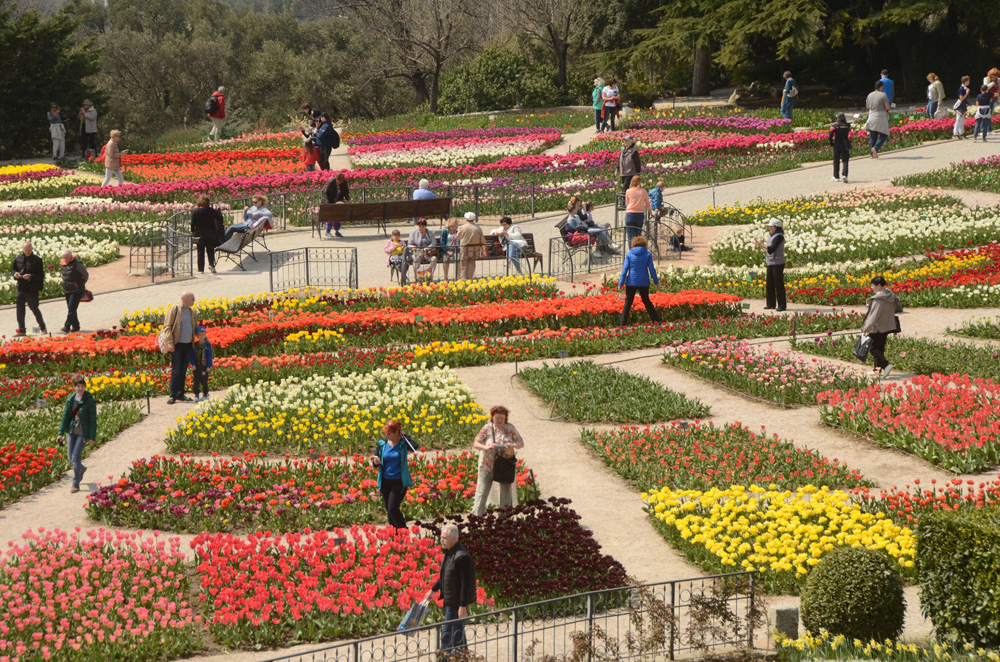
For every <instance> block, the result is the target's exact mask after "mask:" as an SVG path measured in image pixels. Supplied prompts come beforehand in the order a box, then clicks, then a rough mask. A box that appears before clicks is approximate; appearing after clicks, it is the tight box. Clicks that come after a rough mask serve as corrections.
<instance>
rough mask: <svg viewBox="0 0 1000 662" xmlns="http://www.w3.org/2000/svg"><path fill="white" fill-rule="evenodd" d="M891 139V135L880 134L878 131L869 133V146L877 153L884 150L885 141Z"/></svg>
mask: <svg viewBox="0 0 1000 662" xmlns="http://www.w3.org/2000/svg"><path fill="white" fill-rule="evenodd" d="M888 139H889V134H887V133H879V132H878V131H869V132H868V145H869V146H870V147H871V148H872V149H874V150H875V151H876V152H877V151H879V150H880V149H882V145H884V144H885V141H886V140H888Z"/></svg>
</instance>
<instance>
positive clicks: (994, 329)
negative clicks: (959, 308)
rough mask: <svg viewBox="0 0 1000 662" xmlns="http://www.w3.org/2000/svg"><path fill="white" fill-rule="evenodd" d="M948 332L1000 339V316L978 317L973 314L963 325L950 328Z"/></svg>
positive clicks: (972, 336) (970, 336)
mask: <svg viewBox="0 0 1000 662" xmlns="http://www.w3.org/2000/svg"><path fill="white" fill-rule="evenodd" d="M948 332H949V333H954V334H956V335H960V336H967V337H969V338H989V339H990V340H1000V317H981V318H978V319H977V318H976V316H975V315H973V316H972V319H970V320H967V321H965V322H963V323H962V326H961V327H959V328H957V329H948Z"/></svg>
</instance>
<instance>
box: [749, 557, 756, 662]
mask: <svg viewBox="0 0 1000 662" xmlns="http://www.w3.org/2000/svg"><path fill="white" fill-rule="evenodd" d="M754 576H755V575H754V574H753V573H751V574H750V596H749V597H750V600H749V602H750V605H749V608H748V610H747V647H748V648H751V649H752V648H753V615H754V614H753V591H754Z"/></svg>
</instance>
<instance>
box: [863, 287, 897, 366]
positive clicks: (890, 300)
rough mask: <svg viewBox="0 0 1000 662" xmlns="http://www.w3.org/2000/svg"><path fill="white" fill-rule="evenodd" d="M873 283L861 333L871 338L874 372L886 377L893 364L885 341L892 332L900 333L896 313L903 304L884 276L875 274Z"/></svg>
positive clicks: (870, 349) (869, 349)
mask: <svg viewBox="0 0 1000 662" xmlns="http://www.w3.org/2000/svg"><path fill="white" fill-rule="evenodd" d="M871 283H872V292H873V294H872V296H871V298H869V299H868V313H867V314H866V315H865V320H864V322H862V323H861V333H863V334H865V335H867V336H868V337H869V338H871V345H870V346H869V348H868V351H869V352H871V355H872V360H873V361H874V363H875V369H874V370H872V374H874V375H878V376H880V377H882V378H885V377H888V376H889V373H891V372H892V364H891V363H889V361H887V360H886V358H885V341H886V340H887V339H888V338H889V334H890V333H899V318H897V317H896V314H897V313H901V312H903V304H901V303H900V302H899V298H898V297H897V296H896V295H895V294H893V292H892V290H890V289H888V288H887V287H886V283H885V278H883V277H882V276H875V277H874V278H872V281H871Z"/></svg>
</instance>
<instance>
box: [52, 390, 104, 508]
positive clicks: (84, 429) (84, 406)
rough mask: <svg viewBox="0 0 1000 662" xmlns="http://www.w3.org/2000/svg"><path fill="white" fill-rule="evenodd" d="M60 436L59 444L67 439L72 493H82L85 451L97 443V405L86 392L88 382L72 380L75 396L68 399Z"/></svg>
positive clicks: (60, 425)
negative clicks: (95, 441) (81, 481)
mask: <svg viewBox="0 0 1000 662" xmlns="http://www.w3.org/2000/svg"><path fill="white" fill-rule="evenodd" d="M57 434H58V436H57V437H56V442H57V443H60V444H61V443H62V440H63V437H64V436H65V437H66V455H67V456H68V457H69V461H70V463H72V465H73V486H72V487H71V488H70V490H69V491H70V492H73V493H76V492H79V491H80V480H81V479H82V478H83V474H85V473H86V472H87V467H85V466H83V462H82V461H81V459H82V457H83V447H84V446H86V445H87V444H88V443H91V444H92V443H94V440H95V439H97V402H96V401H95V400H94V396H93V395H92V394H91V393H90V391H88V390H87V380H86V379H84V378H83V377H82V376H81V377H75V378H74V379H73V392H72V393H71V394H70V396H69V397H68V398H67V399H66V406H65V407H63V415H62V422H61V423H60V424H59V432H58V433H57Z"/></svg>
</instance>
